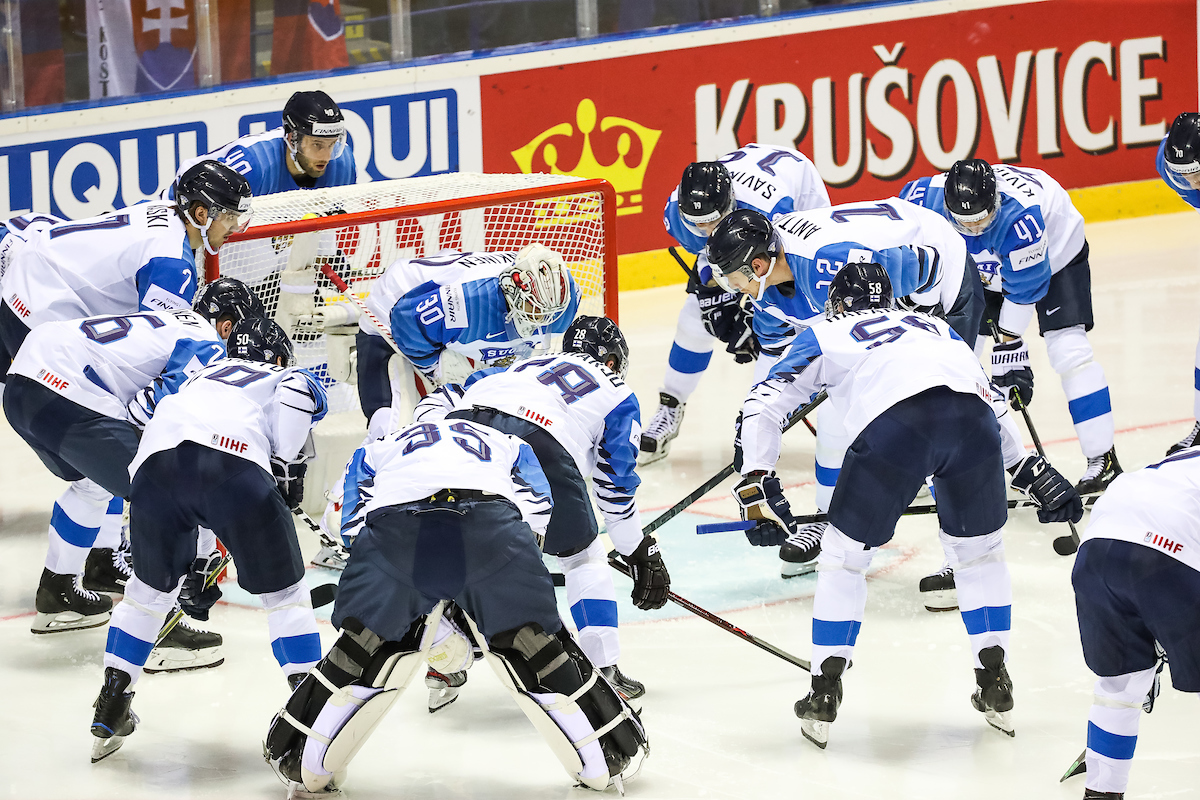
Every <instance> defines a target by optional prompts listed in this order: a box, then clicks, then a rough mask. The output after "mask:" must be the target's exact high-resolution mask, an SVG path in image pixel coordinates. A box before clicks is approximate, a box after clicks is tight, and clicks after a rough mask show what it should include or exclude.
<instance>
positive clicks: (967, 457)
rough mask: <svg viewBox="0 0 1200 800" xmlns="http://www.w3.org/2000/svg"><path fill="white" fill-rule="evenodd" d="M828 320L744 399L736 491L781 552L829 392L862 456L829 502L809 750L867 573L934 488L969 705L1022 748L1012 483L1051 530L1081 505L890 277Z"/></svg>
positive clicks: (830, 704)
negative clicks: (1012, 641)
mask: <svg viewBox="0 0 1200 800" xmlns="http://www.w3.org/2000/svg"><path fill="white" fill-rule="evenodd" d="M827 308H828V310H827V312H826V313H827V319H826V320H823V321H820V322H817V323H816V324H814V325H813V326H812V327H811V328H808V329H806V330H805V331H803V332H802V333H801V334H800V335H799V336H798V337H797V338H796V341H795V343H794V344H793V345H792V346H791V347H790V348H789V350H788V351H787V352H786V353H785V354H784V356H783V358H781V359H780V360H779V362H778V363H777V364H776V365H775V366H774V367H773V368H772V370H771V374H770V375H769V376H768V378H767V380H765V381H763V382H762V383H760V384H758V385H757V386H755V387H754V389H753V390H751V392H750V395H749V397H747V398H746V402H745V404H744V406H743V409H742V418H743V423H742V426H741V432H740V438H741V447H742V448H743V451H744V456H743V464H742V474H743V476H744V480H743V481H742V482H741V483H740V484H739V485H738V486H737V487H735V489H734V496H735V497H736V498H737V500H738V502H739V503H740V504H741V506H742V512H743V518H744V519H752V518H766V519H768V520H773V521H770V522H760V523H758V525H756V527H755V528H754V529H752V530H750V531H747V536H748V537H749V538H750V540H751V542H752V543H755V544H764V545H768V544H778V543H780V542H781V541H782V540H783V537H784V534H785V530H790V529H794V528H795V527H796V525H797V522H796V520H795V519H794V517H793V516H792V513H791V509H790V507H789V505H788V502H787V499H786V498H784V496H783V493H782V491H781V489H780V483H779V479H778V478H776V477H775V476H774V472H773V470H774V468H775V463H776V461H777V460H778V458H779V450H780V442H781V435H780V431H781V429H782V427H783V423H784V422H785V420H786V417H787V414H788V413H789V412H790V411H791V410H792V409H794V408H796V407H797V406H799V405H800V404H801V403H804V402H808V401H809V400H811V399H812V397H813V396H814V395H816V394H817V392H818V391H820V390H821V389H827V390H828V392H829V395H830V396H831V397H832V398H834V399H835V400H836V402H838V403H839V404H841V407H843V408H846V409H848V413H847V415H846V427H847V429H848V430H849V431H850V432H851V434H852V439H853V444H852V445H851V446H850V449H849V450H848V451H847V453H846V460H845V463H844V465H843V466H842V472H841V475H840V476H839V477H838V481H837V486H836V488H835V489H834V490H833V497H832V499H831V500H830V504H829V523H830V524H829V528H828V529H827V530H826V531H825V535H824V538H823V539H822V542H821V555H820V557H819V559H818V562H817V593H816V597H815V598H814V600H813V623H812V641H813V656H812V664H813V669H812V674H813V677H812V691H811V692H810V693H809V695H808V696H807V697H805V698H804V699H802V700H800V701H799V702H797V703H796V708H795V711H796V716H798V717H800V719H801V720H803V723H802V726H803V727H802V729H803V732H804V736H805V737H806V738H808V739H809V740H810V741H812V742H813V743H815V744H816V745H817V746H818V747H821V748H824V747H825V744H826V742H827V741H828V737H829V725H830V723H832V722H833V721H834V720H835V719H836V717H837V709H838V706H839V705H840V703H841V700H842V681H841V676H842V672H843V671H844V670H845V669H846V666H847V664H848V663H849V661H850V657H851V655H852V654H853V652H854V642H855V639H856V638H857V637H858V631H859V628H860V626H861V625H862V619H863V611H864V609H865V608H866V602H867V583H866V580H867V578H866V575H867V570H868V568H869V567H870V565H871V559H872V558H873V557H874V555H875V553H876V551H877V550H878V549H879V548H880V547H881V546H882V545H884V544H886V543H887V542H888V541H889V540H890V539H891V538H892V536H893V534H894V533H895V530H896V523H897V522H898V521H899V519H900V516H901V515H902V514H903V513H904V510H905V508H906V507H907V506H908V504H909V503H910V502H911V501H912V499H913V497H914V496H915V495H916V493H917V490H918V489H920V487H921V485H922V484H923V483H924V481H925V478H926V476H928V475H932V476H933V487H934V491H935V493H936V495H937V500H938V522H939V524H940V528H941V532H940V538H941V542H942V548H943V550H944V551H945V553H946V557H947V559H948V560H949V562H950V565H951V566H952V567H953V568H954V570H955V571H954V581H955V584H956V586H957V588H958V600H959V608H960V610H961V612H962V619H963V623H964V624H965V625H966V628H967V634H968V636H969V637H970V642H971V649H972V651H973V653H974V656H975V681H976V684H977V688H976V690H975V693H974V695H973V696H972V698H971V702H972V704H973V705H974V706H975V708H976V709H977V710H978V711H981V712H983V713H984V714H985V715H986V718H987V721H988V723H989V724H990V725H992V726H993V727H995V728H997V729H998V730H1000V731H1003V732H1004V733H1007V734H1008V735H1010V736H1011V735H1013V726H1012V722H1011V720H1010V712H1011V710H1012V707H1013V700H1012V682H1011V681H1010V680H1009V677H1008V671H1007V670H1006V669H1005V666H1004V660H1005V651H1006V650H1007V648H1008V637H1009V627H1010V624H1009V623H1010V617H1011V608H1012V587H1011V585H1010V581H1009V574H1008V566H1007V565H1006V564H1005V561H1004V543H1003V540H1002V538H1001V529H1002V528H1003V526H1004V523H1005V521H1006V520H1007V517H1008V506H1007V504H1006V499H1005V480H1004V469H1005V467H1007V468H1008V470H1009V472H1010V473H1011V474H1012V476H1013V479H1012V486H1013V488H1015V489H1018V490H1020V491H1023V492H1025V493H1027V494H1028V495H1029V496H1030V497H1031V498H1032V499H1033V500H1034V502H1035V503H1036V504H1037V505H1038V518H1039V519H1040V520H1041V521H1042V522H1060V521H1063V520H1066V519H1071V520H1078V519H1079V518H1080V517H1082V516H1083V502H1082V501H1081V500H1080V499H1079V494H1078V493H1077V492H1076V491H1075V489H1074V488H1073V487H1072V486H1071V485H1070V484H1069V483H1068V482H1067V481H1066V479H1064V478H1063V477H1062V475H1060V474H1059V473H1058V472H1057V471H1056V470H1055V469H1054V468H1053V467H1051V466H1050V465H1049V464H1047V463H1046V461H1045V460H1044V459H1043V458H1041V457H1040V456H1036V455H1028V456H1027V455H1025V451H1024V449H1023V448H1022V447H1021V440H1020V435H1019V433H1018V432H1017V430H1016V423H1015V422H1013V420H1012V417H1011V416H1010V415H1009V414H1008V412H1007V408H1006V406H1005V403H1004V397H1003V395H1002V394H1001V393H1000V392H999V391H998V390H995V389H993V388H992V387H991V386H990V385H989V382H988V379H987V376H986V375H984V373H983V369H982V367H981V366H980V365H979V361H978V360H977V359H976V358H975V354H974V353H973V352H972V351H971V348H970V347H968V346H967V345H966V344H965V343H964V342H963V341H962V340H961V339H960V338H959V336H958V334H956V333H954V331H953V330H952V329H951V328H950V326H949V325H948V324H947V323H946V322H945V321H944V320H941V319H938V318H936V317H933V316H930V315H928V314H924V313H921V312H917V311H901V310H893V309H892V284H891V281H890V280H889V279H888V275H887V272H886V271H884V269H883V267H881V266H879V265H878V264H847V265H846V266H845V267H843V268H842V269H841V270H840V271H839V272H838V273H837V275H835V276H834V278H833V281H832V283H831V284H830V286H829V301H828V306H827ZM981 398H982V399H981ZM989 404H990V407H989Z"/></svg>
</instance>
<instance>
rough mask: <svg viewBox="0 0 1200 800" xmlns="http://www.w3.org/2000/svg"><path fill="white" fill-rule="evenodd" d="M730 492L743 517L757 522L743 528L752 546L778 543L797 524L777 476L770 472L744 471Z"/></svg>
mask: <svg viewBox="0 0 1200 800" xmlns="http://www.w3.org/2000/svg"><path fill="white" fill-rule="evenodd" d="M733 496H734V498H735V499H736V500H737V501H738V506H739V507H740V508H741V512H742V519H743V520H747V521H751V522H755V523H756V524H755V526H754V527H753V528H751V529H750V530H748V531H746V538H747V539H748V540H749V541H750V544H752V545H754V546H755V547H776V546H778V545H781V544H783V543H784V541H785V540H786V539H787V536H788V534H789V533H793V532H795V531H797V530H799V528H800V523H799V522H797V521H796V518H795V517H794V516H793V515H792V507H791V505H790V504H789V503H788V501H787V498H786V497H784V496H783V487H782V486H781V485H780V483H779V478H777V477H775V475H774V474H772V473H770V472H763V471H762V470H756V471H754V472H751V473H750V474H749V475H746V476H745V477H744V478H743V479H742V482H741V483H739V484H738V485H737V486H735V487H733Z"/></svg>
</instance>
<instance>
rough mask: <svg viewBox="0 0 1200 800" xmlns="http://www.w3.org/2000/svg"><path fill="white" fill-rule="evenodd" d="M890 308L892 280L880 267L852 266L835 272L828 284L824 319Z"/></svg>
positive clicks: (860, 263)
mask: <svg viewBox="0 0 1200 800" xmlns="http://www.w3.org/2000/svg"><path fill="white" fill-rule="evenodd" d="M891 307H892V279H891V278H889V277H888V274H887V270H885V269H884V268H883V267H881V266H880V265H879V264H874V263H870V262H854V263H850V264H847V265H846V266H844V267H842V268H841V269H840V270H838V273H837V274H836V275H834V276H833V280H832V281H830V283H829V299H828V300H826V301H825V316H826V317H833V316H836V315H838V314H845V313H846V312H847V311H865V310H867V309H870V308H891Z"/></svg>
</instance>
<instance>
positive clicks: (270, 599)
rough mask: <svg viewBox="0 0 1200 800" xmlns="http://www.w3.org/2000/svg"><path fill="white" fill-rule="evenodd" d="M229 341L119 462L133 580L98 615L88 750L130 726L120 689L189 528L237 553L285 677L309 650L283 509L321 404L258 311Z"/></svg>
mask: <svg viewBox="0 0 1200 800" xmlns="http://www.w3.org/2000/svg"><path fill="white" fill-rule="evenodd" d="M228 349H229V355H230V356H231V357H230V358H229V359H228V360H226V361H221V362H219V363H217V364H213V365H211V366H208V367H205V368H204V369H203V370H201V371H200V372H198V373H196V375H195V376H193V377H192V378H191V379H190V380H189V381H188V382H187V383H186V384H184V385H183V387H182V388H181V389H180V390H179V392H178V393H177V394H174V395H171V396H169V397H166V398H165V399H163V400H162V401H161V402H159V403H158V407H157V409H156V410H155V413H154V417H153V418H152V419H151V420H150V422H149V424H147V425H146V431H145V434H144V435H143V436H142V441H141V445H140V446H139V448H138V451H137V456H136V457H135V458H134V460H133V463H132V464H131V465H130V467H129V473H130V475H131V476H132V489H131V496H130V516H129V523H130V539H131V544H132V547H133V577H132V578H130V579H129V583H128V585H127V586H126V587H125V602H123V603H121V604H120V605H119V606H118V607H117V609H116V611H114V612H113V617H112V622H111V624H110V625H109V630H108V643H107V644H106V646H105V648H104V649H105V652H104V667H105V669H104V686H103V688H101V690H100V696H99V697H98V698H97V700H96V703H95V708H96V714H95V717H94V719H93V722H92V735H93V736H95V737H96V740H95V742H94V743H93V748H92V761H99V760H100V759H101V758H104V757H105V756H107V755H109V754H111V753H112V752H114V751H115V750H116V749H117V748H119V747H120V746H121V744H122V742H123V740H124V738H125V737H126V736H128V735H129V734H131V733H133V730H134V728H135V726H136V724H137V721H138V719H137V716H136V715H135V714H134V713H133V712H132V711H131V710H130V704H131V703H132V701H133V692H132V691H130V689H131V687H132V686H133V685H134V684H135V683H136V682H137V679H138V677H139V676H140V674H141V672H142V667H143V665H144V664H145V663H146V659H147V657H148V656H149V655H150V651H151V649H152V648H153V647H154V642H155V639H156V636H157V635H158V634H159V630H160V629H161V628H162V626H163V622H164V620H165V618H166V615H167V614H168V613H170V611H171V610H172V608H174V606H175V601H176V598H177V597H178V596H179V593H180V585H181V582H182V579H183V578H184V577H185V575H187V573H188V569H189V567H190V566H191V565H192V563H193V560H194V559H195V558H196V527H197V526H204V527H205V528H209V529H211V530H212V531H213V532H215V533H216V535H217V536H218V537H220V539H221V541H222V542H223V543H224V544H225V546H226V547H227V548H229V552H230V553H231V554H232V555H233V558H234V559H235V561H236V563H237V567H238V570H237V572H238V584H239V585H240V586H241V587H242V588H243V589H245V590H246V591H248V592H250V593H251V594H256V595H259V596H260V600H261V601H262V604H263V606H264V607H265V608H266V609H267V612H268V616H267V627H268V630H269V631H270V635H271V650H272V651H273V652H274V654H275V658H276V660H277V661H278V662H279V665H280V667H282V669H283V672H284V675H285V676H287V678H288V680H289V682H291V683H292V684H293V685H294V684H295V683H297V682H299V679H300V677H301V676H302V675H303V674H304V673H305V672H306V671H308V669H309V668H310V667H311V666H312V665H313V664H315V663H317V661H318V660H319V659H320V657H321V639H320V636H319V634H318V633H317V620H316V617H314V616H313V610H312V603H311V599H310V597H309V592H308V586H307V585H306V584H305V583H304V561H303V559H302V558H301V557H300V545H299V543H298V542H297V541H296V528H295V525H294V524H293V522H292V515H291V513H289V511H288V508H289V507H292V508H295V507H297V506H299V504H300V501H301V500H302V499H303V479H304V471H305V464H304V462H305V460H306V455H308V453H307V452H306V451H308V450H309V449H310V448H309V447H308V443H309V442H310V441H311V438H310V433H311V430H312V427H313V426H314V425H315V424H316V423H317V422H319V421H320V420H321V419H322V418H323V417H324V416H325V413H326V410H327V402H326V398H325V390H324V389H323V388H322V387H321V384H320V382H319V381H318V380H317V379H316V378H315V377H313V376H312V374H310V373H308V372H307V371H305V370H302V369H298V368H295V367H289V366H288V364H289V363H290V362H291V359H292V344H291V342H290V341H289V340H288V338H287V334H285V333H284V332H283V329H282V328H280V327H279V326H278V325H276V324H275V323H274V322H272V321H271V320H267V319H247V320H243V321H241V322H239V323H237V325H235V326H234V328H233V331H232V332H231V333H230V335H229V341H228ZM272 473H274V475H273V474H272ZM210 599H212V600H214V601H215V598H210ZM203 600H204V598H193V601H194V602H202V601H203Z"/></svg>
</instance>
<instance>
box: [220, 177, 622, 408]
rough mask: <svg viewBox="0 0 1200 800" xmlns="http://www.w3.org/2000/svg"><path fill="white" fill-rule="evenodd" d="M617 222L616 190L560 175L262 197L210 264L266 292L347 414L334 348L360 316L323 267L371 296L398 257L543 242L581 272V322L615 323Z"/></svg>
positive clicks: (352, 400)
mask: <svg viewBox="0 0 1200 800" xmlns="http://www.w3.org/2000/svg"><path fill="white" fill-rule="evenodd" d="M615 220H616V200H615V194H614V192H613V189H612V187H611V186H610V185H609V184H608V183H607V182H606V181H603V180H585V179H578V178H572V177H570V176H561V175H544V174H532V175H525V174H519V175H482V174H475V173H453V174H447V175H433V176H429V177H424V178H410V179H405V180H394V181H378V182H374V183H366V184H358V185H354V186H342V187H332V188H327V189H315V190H298V191H294V192H283V193H281V194H274V195H268V196H266V197H256V198H254V216H253V219H252V221H251V224H250V227H249V228H247V230H246V231H244V232H243V233H240V234H236V235H234V236H232V237H230V239H229V241H228V242H226V243H225V245H224V247H222V248H221V251H220V254H219V256H217V257H212V256H210V257H209V258H208V261H207V262H206V267H205V278H206V280H210V281H211V280H215V279H216V278H217V277H225V276H228V277H235V278H239V279H241V280H243V281H245V282H246V283H247V284H248V285H250V287H251V288H253V289H254V290H255V291H256V292H258V294H259V296H260V297H261V298H262V300H263V303H264V304H265V306H266V308H267V312H268V315H269V316H271V317H273V318H275V319H276V320H277V321H279V322H280V323H281V324H282V325H283V326H284V328H285V329H286V330H287V331H288V334H289V335H290V336H291V337H292V340H293V344H294V345H295V348H296V361H297V363H298V364H299V365H300V366H304V367H308V368H309V369H310V370H312V371H313V372H315V373H316V374H317V375H318V376H319V377H320V378H321V379H322V380H323V381H324V382H325V383H326V385H327V387H328V388H329V389H330V400H331V406H332V407H333V408H334V409H335V410H346V409H348V408H350V407H357V398H356V397H354V396H353V395H354V392H353V388H352V387H350V386H348V385H346V384H347V381H348V380H349V382H352V381H353V380H354V379H353V377H352V376H351V375H349V374H347V367H346V365H344V364H340V363H339V358H338V355H337V353H335V352H334V351H335V350H337V349H339V348H337V347H336V346H335V347H334V348H330V347H329V342H330V336H331V335H336V334H337V333H338V332H340V333H341V334H343V335H344V334H347V333H348V332H349V331H348V330H347V329H348V328H349V327H350V325H353V324H354V323H353V318H354V317H355V316H356V315H357V314H356V312H355V311H354V310H353V306H352V305H351V304H350V303H349V302H348V298H347V297H346V296H345V294H344V293H343V292H341V291H339V289H338V288H337V286H336V285H335V283H334V282H333V281H331V280H330V279H329V278H328V277H326V275H324V274H323V273H322V268H323V267H324V266H328V267H330V268H332V270H333V272H334V273H336V275H337V276H338V277H339V278H340V279H341V280H342V281H344V282H345V283H346V284H348V285H349V291H351V292H353V293H354V294H356V295H358V296H359V297H362V298H365V297H366V296H367V295H369V294H370V291H371V286H372V284H373V282H374V280H375V279H376V278H377V277H379V276H380V275H382V274H383V272H384V271H385V270H386V269H387V267H388V266H389V265H390V264H392V263H393V262H394V261H396V260H398V259H402V258H420V257H424V256H432V255H435V254H437V253H443V252H454V251H464V252H470V251H489V252H497V251H506V250H519V249H520V248H521V247H523V246H524V245H526V244H528V243H530V242H541V243H542V244H544V245H546V246H547V247H549V248H551V249H552V250H555V251H557V252H558V253H560V254H561V255H562V257H563V262H564V264H566V266H567V267H568V268H569V269H570V270H571V273H572V275H573V276H574V278H575V281H576V282H577V283H578V285H579V287H580V290H581V292H582V294H583V298H582V302H581V304H580V313H581V314H594V315H601V316H608V317H610V318H611V319H613V320H614V321H615V320H617V300H616V298H617V279H616V274H617V273H616V247H615V243H614V235H613V229H614V225H615ZM305 309H307V311H308V312H309V313H305ZM339 323H341V325H340V327H341V330H340V331H335V328H338V327H339ZM347 323H349V324H347Z"/></svg>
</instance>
